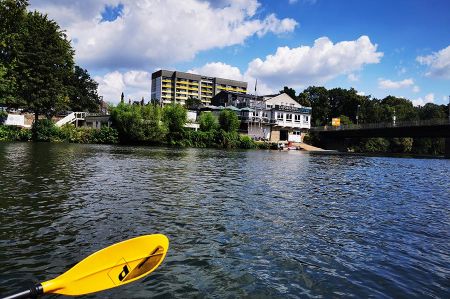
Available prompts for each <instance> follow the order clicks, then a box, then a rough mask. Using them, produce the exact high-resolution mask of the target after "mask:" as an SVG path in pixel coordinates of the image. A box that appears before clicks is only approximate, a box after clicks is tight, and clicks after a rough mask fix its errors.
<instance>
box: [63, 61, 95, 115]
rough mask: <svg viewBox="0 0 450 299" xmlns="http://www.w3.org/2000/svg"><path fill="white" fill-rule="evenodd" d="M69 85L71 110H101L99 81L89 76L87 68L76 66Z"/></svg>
mask: <svg viewBox="0 0 450 299" xmlns="http://www.w3.org/2000/svg"><path fill="white" fill-rule="evenodd" d="M67 85H68V92H69V100H70V103H69V106H70V109H71V110H73V111H86V112H97V111H98V110H99V105H100V98H99V96H98V94H97V87H98V83H97V82H95V80H93V79H92V78H91V77H90V76H89V73H88V71H87V70H85V69H82V68H81V67H79V66H75V70H74V72H73V73H72V74H71V76H70V77H69V82H67Z"/></svg>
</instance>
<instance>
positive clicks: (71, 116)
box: [55, 112, 86, 127]
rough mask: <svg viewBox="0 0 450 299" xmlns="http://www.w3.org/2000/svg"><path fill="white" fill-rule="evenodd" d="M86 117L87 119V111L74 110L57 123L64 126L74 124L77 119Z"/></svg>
mask: <svg viewBox="0 0 450 299" xmlns="http://www.w3.org/2000/svg"><path fill="white" fill-rule="evenodd" d="M85 119H86V112H72V113H70V114H69V115H67V116H65V117H64V118H62V119H60V120H58V121H57V122H56V124H55V125H56V126H57V127H62V126H64V125H65V124H72V123H74V122H76V121H77V120H85Z"/></svg>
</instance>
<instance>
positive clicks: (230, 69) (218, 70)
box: [188, 62, 244, 80]
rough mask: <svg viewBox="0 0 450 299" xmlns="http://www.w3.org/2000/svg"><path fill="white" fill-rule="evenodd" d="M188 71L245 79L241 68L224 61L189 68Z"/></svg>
mask: <svg viewBox="0 0 450 299" xmlns="http://www.w3.org/2000/svg"><path fill="white" fill-rule="evenodd" d="M188 73H194V74H199V75H205V76H211V77H220V78H226V79H232V80H244V76H243V75H242V73H241V71H240V70H239V68H237V67H235V66H231V65H229V64H226V63H223V62H210V63H207V64H205V65H204V66H202V67H198V68H194V69H191V70H188Z"/></svg>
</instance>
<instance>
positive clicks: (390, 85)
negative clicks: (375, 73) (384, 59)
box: [378, 78, 414, 89]
mask: <svg viewBox="0 0 450 299" xmlns="http://www.w3.org/2000/svg"><path fill="white" fill-rule="evenodd" d="M412 85H414V80H413V79H411V78H409V79H405V80H402V81H391V80H387V79H383V78H380V79H378V87H379V88H381V89H399V88H405V87H409V86H412Z"/></svg>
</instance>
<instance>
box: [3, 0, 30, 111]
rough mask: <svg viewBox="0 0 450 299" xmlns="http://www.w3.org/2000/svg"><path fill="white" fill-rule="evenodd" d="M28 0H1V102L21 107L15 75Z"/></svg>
mask: <svg viewBox="0 0 450 299" xmlns="http://www.w3.org/2000/svg"><path fill="white" fill-rule="evenodd" d="M27 6H28V1H27V0H0V104H3V105H7V106H9V107H16V108H17V107H19V106H20V104H21V103H20V102H19V101H18V98H17V94H16V92H17V85H16V79H15V76H14V68H15V66H16V59H17V52H18V38H19V36H20V34H21V30H22V28H23V22H24V20H25V17H26V8H27Z"/></svg>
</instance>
